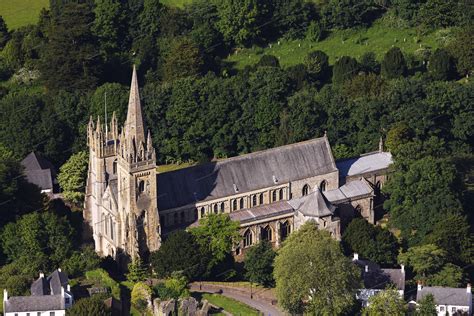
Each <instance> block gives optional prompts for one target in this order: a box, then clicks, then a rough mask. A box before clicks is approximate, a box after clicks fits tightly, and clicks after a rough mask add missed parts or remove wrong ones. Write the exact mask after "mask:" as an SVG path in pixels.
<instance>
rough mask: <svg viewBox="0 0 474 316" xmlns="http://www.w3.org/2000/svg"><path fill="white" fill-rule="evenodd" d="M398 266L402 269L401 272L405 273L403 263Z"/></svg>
mask: <svg viewBox="0 0 474 316" xmlns="http://www.w3.org/2000/svg"><path fill="white" fill-rule="evenodd" d="M400 267H401V269H402V273H405V265H404V264H401V265H400Z"/></svg>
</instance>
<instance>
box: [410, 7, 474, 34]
mask: <svg viewBox="0 0 474 316" xmlns="http://www.w3.org/2000/svg"><path fill="white" fill-rule="evenodd" d="M471 9H472V8H470V7H469V4H467V3H465V2H463V1H457V0H447V1H442V0H427V1H426V2H424V3H423V4H422V5H421V6H420V10H419V12H418V14H417V22H418V23H419V24H420V25H421V26H422V27H423V28H424V29H425V30H430V29H435V28H446V27H450V26H454V25H460V24H461V25H462V24H466V23H469V18H470V17H469V10H471ZM471 17H472V16H471Z"/></svg>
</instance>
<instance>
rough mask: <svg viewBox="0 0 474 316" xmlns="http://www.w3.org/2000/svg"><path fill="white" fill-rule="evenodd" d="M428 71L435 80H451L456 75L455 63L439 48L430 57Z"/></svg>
mask: <svg viewBox="0 0 474 316" xmlns="http://www.w3.org/2000/svg"><path fill="white" fill-rule="evenodd" d="M428 71H429V72H430V74H431V76H432V77H433V78H434V79H435V80H449V79H452V78H453V75H454V73H455V70H454V62H453V59H452V57H451V56H450V55H449V53H448V52H447V51H446V50H445V49H442V48H438V49H437V50H435V52H434V53H433V54H432V55H431V56H430V60H429V63H428Z"/></svg>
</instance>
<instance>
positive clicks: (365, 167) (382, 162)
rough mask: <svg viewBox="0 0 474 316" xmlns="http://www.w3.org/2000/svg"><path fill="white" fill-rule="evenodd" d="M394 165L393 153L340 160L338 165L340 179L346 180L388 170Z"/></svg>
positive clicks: (378, 153)
mask: <svg viewBox="0 0 474 316" xmlns="http://www.w3.org/2000/svg"><path fill="white" fill-rule="evenodd" d="M392 163H393V160H392V154H391V153H389V152H374V153H369V154H366V155H363V156H360V157H357V158H350V159H344V160H339V161H337V163H336V165H337V168H338V169H339V177H341V178H345V177H348V176H349V177H350V176H355V175H363V174H365V173H370V172H374V171H377V170H383V169H387V168H388V167H389V166H390V165H391V164H392Z"/></svg>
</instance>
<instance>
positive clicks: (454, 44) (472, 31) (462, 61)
mask: <svg viewBox="0 0 474 316" xmlns="http://www.w3.org/2000/svg"><path fill="white" fill-rule="evenodd" d="M446 49H447V50H448V51H449V53H450V54H451V55H452V56H453V57H454V59H455V62H456V69H457V71H458V73H459V74H460V75H461V76H466V75H468V74H471V73H472V72H473V71H474V28H473V27H472V26H471V27H466V28H464V29H461V30H458V31H457V32H456V33H455V36H454V38H453V40H452V41H451V42H450V43H449V44H448V46H447V47H446Z"/></svg>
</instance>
